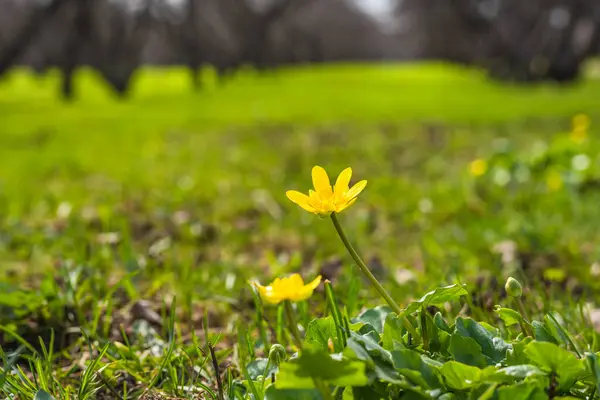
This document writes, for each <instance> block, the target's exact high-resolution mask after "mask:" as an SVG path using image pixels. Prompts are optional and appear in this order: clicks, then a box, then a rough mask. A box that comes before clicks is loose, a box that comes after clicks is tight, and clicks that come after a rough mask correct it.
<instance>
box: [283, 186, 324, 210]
mask: <svg viewBox="0 0 600 400" xmlns="http://www.w3.org/2000/svg"><path fill="white" fill-rule="evenodd" d="M285 195H286V196H287V198H288V199H290V200H291V201H292V202H294V203H296V204H297V205H299V206H300V207H302V208H303V209H305V210H306V211H308V212H312V213H314V212H316V210H315V208H314V207H313V206H312V205H311V204H310V198H309V197H308V196H307V195H305V194H304V193H300V192H298V191H296V190H288V191H287V192H285Z"/></svg>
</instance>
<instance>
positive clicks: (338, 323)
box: [325, 280, 346, 349]
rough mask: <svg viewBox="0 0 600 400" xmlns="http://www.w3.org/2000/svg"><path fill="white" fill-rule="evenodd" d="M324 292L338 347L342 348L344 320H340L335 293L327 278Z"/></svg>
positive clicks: (344, 345) (343, 342)
mask: <svg viewBox="0 0 600 400" xmlns="http://www.w3.org/2000/svg"><path fill="white" fill-rule="evenodd" d="M325 294H326V296H327V303H328V304H329V309H330V310H331V316H332V318H333V321H334V323H335V331H336V334H337V336H338V347H339V348H340V349H343V348H345V347H346V332H345V329H344V321H343V320H342V313H341V312H340V310H339V308H338V306H337V303H336V301H335V294H334V293H333V287H332V286H331V282H330V281H329V280H326V281H325Z"/></svg>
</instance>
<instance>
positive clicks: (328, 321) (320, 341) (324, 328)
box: [304, 317, 342, 351]
mask: <svg viewBox="0 0 600 400" xmlns="http://www.w3.org/2000/svg"><path fill="white" fill-rule="evenodd" d="M329 339H331V340H332V341H333V343H337V330H336V329H335V321H334V320H333V317H327V318H319V319H313V320H312V321H310V323H309V324H308V328H307V329H306V336H305V338H304V342H305V343H309V344H312V345H316V346H319V347H321V348H322V349H323V350H325V351H328V350H329ZM336 350H338V351H341V350H342V349H336Z"/></svg>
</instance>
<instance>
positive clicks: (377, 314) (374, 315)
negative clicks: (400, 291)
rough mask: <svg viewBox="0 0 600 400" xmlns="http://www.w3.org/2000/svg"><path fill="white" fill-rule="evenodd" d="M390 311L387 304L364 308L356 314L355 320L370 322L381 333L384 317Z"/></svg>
mask: <svg viewBox="0 0 600 400" xmlns="http://www.w3.org/2000/svg"><path fill="white" fill-rule="evenodd" d="M391 312H392V309H391V308H389V307H387V306H378V307H375V308H370V309H368V310H365V311H364V312H363V313H361V314H360V315H359V316H358V318H357V319H356V320H357V321H360V322H364V323H366V324H370V325H371V326H372V327H373V328H375V330H376V331H377V333H379V334H381V333H382V332H383V326H384V324H385V320H386V317H387V315H388V314H389V313H391Z"/></svg>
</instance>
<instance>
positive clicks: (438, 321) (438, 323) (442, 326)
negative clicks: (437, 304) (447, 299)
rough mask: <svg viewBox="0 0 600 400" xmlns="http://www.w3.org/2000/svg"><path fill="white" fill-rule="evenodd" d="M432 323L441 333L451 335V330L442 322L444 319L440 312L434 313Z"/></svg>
mask: <svg viewBox="0 0 600 400" xmlns="http://www.w3.org/2000/svg"><path fill="white" fill-rule="evenodd" d="M433 323H434V324H435V326H437V327H438V329H441V330H442V331H445V332H448V333H452V329H450V327H449V326H448V323H447V322H446V320H444V317H442V314H441V313H440V312H437V313H435V315H434V316H433Z"/></svg>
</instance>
